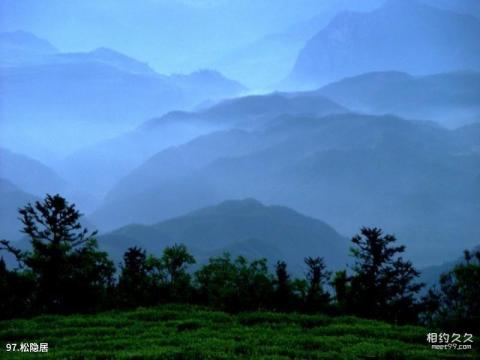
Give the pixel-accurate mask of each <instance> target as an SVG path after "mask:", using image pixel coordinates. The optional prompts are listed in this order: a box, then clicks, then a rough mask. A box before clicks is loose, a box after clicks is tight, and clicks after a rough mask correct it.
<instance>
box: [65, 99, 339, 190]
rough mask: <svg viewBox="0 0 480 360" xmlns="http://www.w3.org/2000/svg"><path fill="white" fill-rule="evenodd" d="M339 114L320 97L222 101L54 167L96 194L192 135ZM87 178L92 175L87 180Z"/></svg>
mask: <svg viewBox="0 0 480 360" xmlns="http://www.w3.org/2000/svg"><path fill="white" fill-rule="evenodd" d="M342 112H347V110H346V109H345V108H343V107H341V106H339V105H337V104H335V103H334V102H332V101H331V100H328V99H326V98H325V97H323V96H322V95H319V94H302V93H298V94H294V93H292V94H287V93H285V94H281V93H274V94H269V95H257V96H245V97H240V98H235V99H230V100H224V101H221V102H219V103H217V104H215V105H213V106H211V107H207V108H206V109H204V110H200V111H196V112H180V111H176V112H171V113H168V114H166V115H164V116H162V117H160V118H155V119H152V120H149V121H147V122H145V123H144V124H142V125H141V126H139V127H138V128H137V129H135V130H134V131H131V132H128V133H125V134H123V135H121V136H118V137H115V138H112V139H109V140H107V141H103V142H100V143H98V144H95V145H93V146H90V147H87V148H85V149H82V150H80V151H78V152H76V153H74V154H72V155H70V156H68V157H67V158H66V159H65V160H64V161H63V162H62V163H61V164H60V165H59V167H58V168H59V169H61V173H62V175H63V176H65V177H66V178H67V179H68V180H69V181H70V182H72V183H75V184H78V186H80V187H84V188H85V189H88V190H89V191H93V192H97V193H100V194H101V193H103V192H106V191H107V190H109V189H110V188H111V187H112V186H113V185H114V184H115V183H116V182H117V181H118V179H120V178H121V177H123V176H125V175H127V174H128V173H129V172H130V171H132V170H133V169H134V168H135V167H137V166H139V165H140V164H141V163H143V162H144V161H146V160H147V159H148V158H149V157H151V156H153V155H154V154H156V153H157V152H159V151H160V150H163V149H165V148H167V147H168V146H172V145H179V144H182V143H185V142H187V141H189V140H191V139H193V138H195V137H196V136H199V135H202V134H206V133H209V132H212V131H218V130H224V129H230V128H237V129H245V130H248V129H257V128H261V127H262V126H264V125H265V124H266V123H268V122H269V121H270V120H271V119H273V118H274V117H276V116H278V115H281V114H290V115H300V114H310V115H318V116H321V115H326V114H332V113H342ZM243 148H246V147H243ZM246 149H248V148H246ZM92 173H94V174H96V176H95V177H91V176H90V174H92Z"/></svg>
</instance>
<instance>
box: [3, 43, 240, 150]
mask: <svg viewBox="0 0 480 360" xmlns="http://www.w3.org/2000/svg"><path fill="white" fill-rule="evenodd" d="M4 36H5V35H4ZM25 36H27V35H25ZM28 36H30V37H32V38H34V39H37V38H35V37H34V36H33V35H31V34H28ZM0 39H1V36H0ZM13 39H14V40H15V39H18V36H17V37H13ZM19 41H20V40H19ZM38 41H40V42H41V41H42V40H40V39H38ZM22 43H23V42H22ZM4 56H5V57H7V56H8V54H4V53H3V52H0V64H4V62H3V60H2V59H4ZM200 85H202V86H200ZM243 91H245V87H243V85H241V84H239V83H238V82H236V81H233V80H229V79H227V78H225V77H223V76H222V75H221V74H220V73H218V72H215V71H207V70H203V71H198V72H194V73H193V74H189V75H171V76H166V75H161V74H158V73H156V72H155V71H153V70H152V69H151V68H150V67H149V66H148V64H145V63H143V62H141V61H138V60H136V59H133V58H131V57H129V56H127V55H124V54H121V53H119V52H116V51H114V50H111V49H108V48H99V49H96V50H93V51H90V52H83V53H60V52H53V53H48V54H41V55H39V56H32V57H30V58H29V61H26V62H25V61H23V60H22V59H19V60H18V62H15V61H13V62H10V63H9V64H8V66H1V68H0V95H1V101H2V106H1V114H0V115H1V116H2V119H4V121H3V122H2V133H1V135H0V136H1V137H0V141H1V142H2V144H3V145H4V146H6V147H9V148H12V149H16V150H17V151H21V152H28V153H35V154H40V155H38V156H39V157H40V158H46V157H47V156H48V155H46V154H45V153H46V152H47V151H48V150H55V149H58V148H59V147H61V148H62V149H63V152H67V153H68V152H71V151H74V150H76V149H78V148H80V147H83V146H86V145H90V144H93V143H95V142H97V141H99V140H103V139H106V138H109V137H112V136H115V135H118V134H120V133H121V132H123V131H127V130H130V129H132V128H134V127H136V126H137V125H138V124H140V123H141V122H143V121H145V120H146V119H149V118H152V117H158V116H161V115H162V114H164V113H166V112H168V111H171V110H176V109H184V110H189V109H192V108H193V107H194V106H196V105H197V104H199V103H201V102H204V101H210V100H215V101H218V100H219V99H220V98H225V97H232V96H236V95H238V94H240V93H242V92H243ZM14 139H15V141H14ZM19 144H22V146H23V147H19ZM45 149H46V150H47V151H44V150H45Z"/></svg>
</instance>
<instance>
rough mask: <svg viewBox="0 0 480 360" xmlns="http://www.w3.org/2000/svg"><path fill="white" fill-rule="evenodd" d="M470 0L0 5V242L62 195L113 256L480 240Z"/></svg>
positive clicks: (479, 125)
mask: <svg viewBox="0 0 480 360" xmlns="http://www.w3.org/2000/svg"><path fill="white" fill-rule="evenodd" d="M479 39H480V6H479V2H478V1H477V0H439V1H433V0H365V1H354V0H332V1H319V0H299V1H293V0H281V1H267V0H260V1H251V0H246V1H243V0H242V1H240V0H238V1H236V0H235V1H226V0H199V1H193V0H192V1H189V0H175V1H167V0H140V1H135V2H134V1H114V0H102V1H94V0H86V1H80V2H71V1H62V0H44V1H42V2H39V1H34V0H3V1H2V2H1V3H0V193H1V198H2V200H1V202H0V238H2V239H3V238H5V239H8V240H11V241H15V242H17V243H18V244H22V241H23V240H22V233H21V232H20V230H21V223H20V221H19V220H18V219H17V213H16V211H17V209H18V208H20V207H22V206H23V205H25V204H26V203H28V202H33V201H36V200H39V199H42V198H43V197H44V196H45V194H47V193H49V194H56V193H59V194H61V195H62V196H65V197H66V198H67V200H69V201H70V202H73V203H75V204H76V205H77V207H78V208H79V210H80V211H81V212H82V213H84V214H85V217H84V220H83V221H84V223H85V224H87V225H88V227H89V228H90V229H97V230H99V236H98V241H99V245H100V247H101V248H103V249H106V250H108V251H109V253H110V254H111V255H112V256H113V257H114V258H115V259H116V260H119V259H120V258H121V256H122V254H123V252H124V251H125V250H126V249H127V248H128V247H130V246H134V245H138V246H142V247H144V248H145V249H147V250H148V251H150V252H153V253H155V254H160V253H161V251H162V249H163V248H164V247H165V246H167V245H172V244H174V243H184V244H186V245H187V246H188V248H189V249H191V251H192V253H193V254H195V255H196V256H197V257H198V258H199V259H200V260H201V261H202V260H206V259H208V258H209V257H210V256H213V255H218V254H221V253H223V252H225V251H228V252H231V253H232V254H235V255H237V254H242V255H245V256H247V257H249V258H258V257H266V258H267V259H269V260H271V261H272V262H273V261H277V260H279V259H284V260H286V261H287V262H288V263H289V264H291V267H292V270H293V271H295V272H298V273H301V272H302V271H303V269H302V262H303V257H305V256H308V255H312V256H313V255H315V256H322V257H324V258H325V260H326V262H327V265H328V266H329V267H331V268H340V267H342V266H345V264H346V263H347V262H348V257H347V255H348V247H349V239H350V238H351V237H352V235H354V234H355V233H356V232H358V230H359V229H360V228H361V227H362V226H377V227H381V228H382V229H384V230H385V232H387V233H393V234H395V235H396V236H397V238H398V239H399V241H400V242H401V243H402V244H405V245H406V246H407V250H406V257H408V258H409V259H411V260H412V261H413V262H414V263H415V264H416V265H417V266H419V267H420V268H424V267H428V266H432V265H440V264H443V263H448V262H451V261H455V260H456V259H457V258H459V256H460V255H461V253H462V251H463V250H464V249H472V248H475V247H476V246H479V245H480V222H479V221H478V219H480V41H479Z"/></svg>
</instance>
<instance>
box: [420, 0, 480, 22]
mask: <svg viewBox="0 0 480 360" xmlns="http://www.w3.org/2000/svg"><path fill="white" fill-rule="evenodd" d="M422 2H423V3H425V4H428V5H430V6H435V7H438V8H441V9H445V10H451V11H455V12H458V13H462V14H467V15H473V16H475V17H477V18H479V19H480V2H478V1H477V0H422Z"/></svg>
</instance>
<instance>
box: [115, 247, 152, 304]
mask: <svg viewBox="0 0 480 360" xmlns="http://www.w3.org/2000/svg"><path fill="white" fill-rule="evenodd" d="M151 291H152V284H151V280H150V277H149V266H148V264H147V255H146V253H145V250H142V249H140V248H138V247H131V248H129V249H128V250H127V251H126V252H125V254H124V255H123V264H122V265H121V273H120V277H119V280H118V291H117V298H118V303H119V305H120V306H126V307H135V306H142V305H148V304H149V303H150V301H151Z"/></svg>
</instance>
